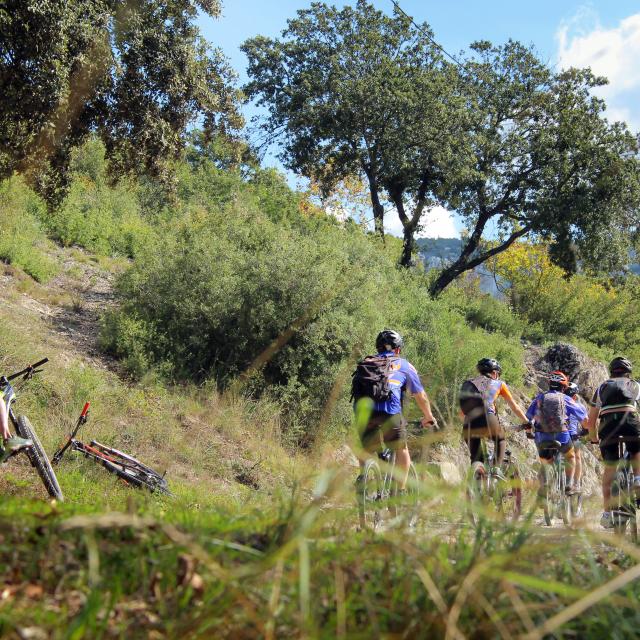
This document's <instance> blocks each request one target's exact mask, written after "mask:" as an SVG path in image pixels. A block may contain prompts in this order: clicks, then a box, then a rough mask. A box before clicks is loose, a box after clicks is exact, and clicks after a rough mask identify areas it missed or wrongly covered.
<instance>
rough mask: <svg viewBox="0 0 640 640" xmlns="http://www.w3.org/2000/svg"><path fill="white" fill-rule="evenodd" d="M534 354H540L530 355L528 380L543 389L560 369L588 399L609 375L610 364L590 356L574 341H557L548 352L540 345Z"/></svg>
mask: <svg viewBox="0 0 640 640" xmlns="http://www.w3.org/2000/svg"><path fill="white" fill-rule="evenodd" d="M534 354H535V355H536V356H537V357H535V358H530V359H529V362H528V363H527V364H528V369H529V370H528V375H527V381H528V382H530V383H535V384H537V385H538V386H539V387H540V388H541V389H547V382H546V378H547V375H548V374H549V373H550V372H551V371H555V370H559V371H563V372H564V373H566V374H567V376H568V377H569V379H570V380H571V382H575V383H576V384H577V385H578V386H579V387H580V395H582V397H583V398H584V399H585V400H590V399H591V396H592V395H593V393H594V392H595V390H596V388H597V386H598V385H599V384H600V383H601V382H603V381H604V380H606V379H607V377H608V371H607V368H606V367H605V365H604V364H603V363H602V362H599V361H598V360H594V359H593V358H590V357H589V356H587V355H586V354H584V353H583V352H582V351H580V349H578V348H577V347H575V346H573V345H572V344H566V343H557V344H554V345H553V346H551V347H549V349H547V350H546V352H545V351H544V350H543V349H539V348H538V349H536V350H535V352H534V353H533V354H532V355H534Z"/></svg>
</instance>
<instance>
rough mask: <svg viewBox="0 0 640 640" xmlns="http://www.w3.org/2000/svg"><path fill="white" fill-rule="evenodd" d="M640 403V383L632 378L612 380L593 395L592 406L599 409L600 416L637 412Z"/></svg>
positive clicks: (603, 384)
mask: <svg viewBox="0 0 640 640" xmlns="http://www.w3.org/2000/svg"><path fill="white" fill-rule="evenodd" d="M638 402H640V383H638V382H636V381H635V380H631V378H626V377H621V378H610V379H609V380H607V381H606V382H603V383H602V384H601V385H600V386H599V387H598V388H597V389H596V392H595V393H594V394H593V398H592V399H591V405H592V406H594V407H597V408H598V409H599V411H600V416H606V415H607V414H609V413H620V412H625V411H637V410H638Z"/></svg>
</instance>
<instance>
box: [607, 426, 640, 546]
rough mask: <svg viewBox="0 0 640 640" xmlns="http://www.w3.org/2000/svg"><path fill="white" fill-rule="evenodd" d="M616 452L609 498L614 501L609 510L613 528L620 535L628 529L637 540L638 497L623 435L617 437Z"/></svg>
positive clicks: (636, 540) (639, 501) (632, 537)
mask: <svg viewBox="0 0 640 640" xmlns="http://www.w3.org/2000/svg"><path fill="white" fill-rule="evenodd" d="M618 453H619V460H618V464H617V466H616V473H615V476H614V477H613V482H612V483H611V498H612V500H614V501H615V502H614V506H613V508H612V510H611V514H612V517H613V529H614V531H615V532H616V533H618V534H620V535H624V533H625V531H628V532H629V535H630V536H631V540H632V541H633V542H638V519H637V514H638V507H640V499H639V497H638V495H637V494H636V491H635V488H634V484H633V476H634V472H633V467H632V465H631V457H630V456H629V452H628V451H627V448H626V447H625V444H624V436H619V437H618Z"/></svg>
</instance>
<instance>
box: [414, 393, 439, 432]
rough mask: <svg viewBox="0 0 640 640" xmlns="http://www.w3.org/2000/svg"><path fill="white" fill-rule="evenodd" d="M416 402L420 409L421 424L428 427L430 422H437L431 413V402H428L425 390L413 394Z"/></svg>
mask: <svg viewBox="0 0 640 640" xmlns="http://www.w3.org/2000/svg"><path fill="white" fill-rule="evenodd" d="M413 397H414V398H415V401H416V403H417V404H418V406H419V407H420V411H422V415H423V416H424V417H423V418H422V426H423V427H428V426H429V425H430V424H437V423H436V419H435V418H434V417H433V413H431V403H430V402H429V398H428V397H427V394H426V392H425V391H418V393H416V394H414V396H413Z"/></svg>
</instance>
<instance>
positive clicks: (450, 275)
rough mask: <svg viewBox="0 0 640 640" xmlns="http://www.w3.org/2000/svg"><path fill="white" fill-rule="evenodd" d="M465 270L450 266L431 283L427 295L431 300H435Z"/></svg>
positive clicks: (464, 268)
mask: <svg viewBox="0 0 640 640" xmlns="http://www.w3.org/2000/svg"><path fill="white" fill-rule="evenodd" d="M466 270H467V268H466V267H459V266H457V265H455V264H454V265H451V266H450V267H447V268H446V269H443V270H442V271H441V272H440V275H439V276H438V277H437V278H436V279H435V280H434V281H433V282H432V283H431V286H430V287H429V294H430V295H431V297H432V298H437V297H438V296H439V295H440V294H441V293H442V292H443V291H444V290H445V289H446V288H447V287H448V286H449V285H450V284H451V283H452V282H453V281H454V280H455V279H456V278H457V277H458V276H459V275H460V274H461V273H464V272H465V271H466Z"/></svg>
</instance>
